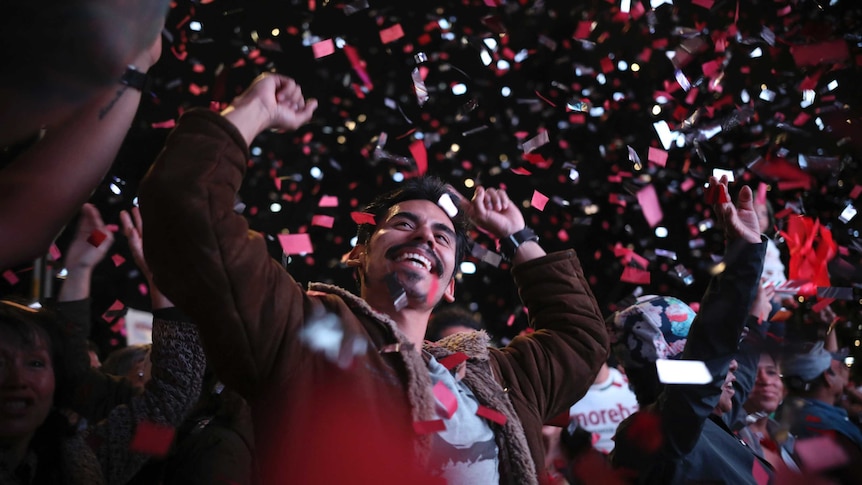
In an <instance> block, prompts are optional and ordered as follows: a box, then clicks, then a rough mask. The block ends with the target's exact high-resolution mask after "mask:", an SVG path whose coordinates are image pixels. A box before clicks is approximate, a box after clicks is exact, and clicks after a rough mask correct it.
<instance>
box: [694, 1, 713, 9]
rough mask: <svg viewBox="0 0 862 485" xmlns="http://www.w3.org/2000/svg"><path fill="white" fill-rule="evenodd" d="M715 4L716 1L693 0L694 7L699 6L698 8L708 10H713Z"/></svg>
mask: <svg viewBox="0 0 862 485" xmlns="http://www.w3.org/2000/svg"><path fill="white" fill-rule="evenodd" d="M713 3H715V0H691V4H692V5H697V6H698V7H703V8H705V9H707V10H709V9H711V8H712V4H713Z"/></svg>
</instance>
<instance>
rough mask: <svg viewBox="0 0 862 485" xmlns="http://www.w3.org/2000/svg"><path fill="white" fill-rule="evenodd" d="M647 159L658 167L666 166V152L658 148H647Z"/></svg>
mask: <svg viewBox="0 0 862 485" xmlns="http://www.w3.org/2000/svg"><path fill="white" fill-rule="evenodd" d="M647 159H648V160H649V161H650V162H652V163H654V164H656V165H658V166H659V167H664V166H665V165H666V164H667V152H666V151H664V150H662V149H660V148H656V147H649V154H648V155H647Z"/></svg>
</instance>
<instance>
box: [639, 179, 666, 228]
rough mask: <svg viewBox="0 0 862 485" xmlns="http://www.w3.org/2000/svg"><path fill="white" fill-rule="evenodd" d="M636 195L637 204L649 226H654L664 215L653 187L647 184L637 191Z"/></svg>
mask: <svg viewBox="0 0 862 485" xmlns="http://www.w3.org/2000/svg"><path fill="white" fill-rule="evenodd" d="M637 197H638V204H640V206H641V212H643V214H644V217H645V218H646V221H647V223H648V224H649V227H655V226H656V224H658V223H659V221H661V220H662V218H663V217H664V214H663V213H662V211H661V206H660V205H659V203H658V196H657V195H656V193H655V187H653V186H652V185H647V186H646V187H644V188H643V189H641V190H640V191H638V193H637Z"/></svg>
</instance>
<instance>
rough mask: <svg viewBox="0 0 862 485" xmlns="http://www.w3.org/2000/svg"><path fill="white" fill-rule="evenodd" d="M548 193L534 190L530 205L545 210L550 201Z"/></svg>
mask: <svg viewBox="0 0 862 485" xmlns="http://www.w3.org/2000/svg"><path fill="white" fill-rule="evenodd" d="M548 200H550V199H549V198H548V196H547V195H545V194H543V193H541V192H539V191H538V190H534V191H533V198H532V199H531V200H530V205H531V206H532V207H535V208H536V209H538V210H540V211H543V210H545V205H546V204H547V203H548Z"/></svg>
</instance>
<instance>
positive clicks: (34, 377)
mask: <svg viewBox="0 0 862 485" xmlns="http://www.w3.org/2000/svg"><path fill="white" fill-rule="evenodd" d="M10 340H11V341H10ZM54 387H55V380H54V366H53V362H52V361H51V351H50V349H49V346H48V345H47V343H46V342H45V339H44V338H42V337H41V336H39V335H37V336H36V338H35V339H34V341H33V342H32V344H31V345H27V344H23V343H21V342H20V339H10V338H5V336H3V337H2V338H0V444H6V445H11V444H14V443H18V442H20V441H21V440H29V439H30V438H31V437H32V436H33V433H35V431H36V429H37V428H38V427H39V426H41V425H42V423H43V422H44V421H45V419H46V418H47V417H48V413H49V412H50V411H51V406H52V404H53V399H54Z"/></svg>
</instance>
